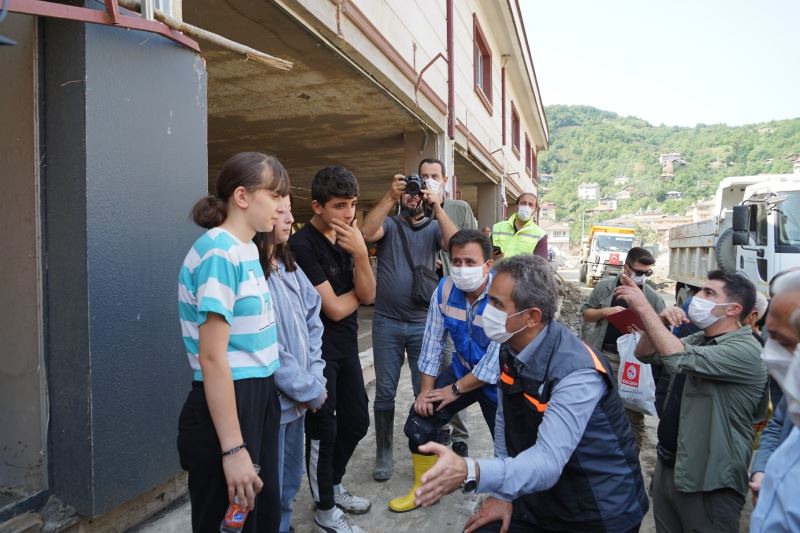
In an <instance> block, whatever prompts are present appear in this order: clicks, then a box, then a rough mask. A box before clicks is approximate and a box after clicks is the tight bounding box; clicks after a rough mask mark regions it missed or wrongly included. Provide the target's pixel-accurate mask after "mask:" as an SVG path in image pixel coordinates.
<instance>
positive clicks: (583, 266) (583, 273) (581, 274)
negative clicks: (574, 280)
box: [578, 263, 586, 283]
mask: <svg viewBox="0 0 800 533" xmlns="http://www.w3.org/2000/svg"><path fill="white" fill-rule="evenodd" d="M578 281H580V282H581V283H586V263H583V264H581V268H580V270H578Z"/></svg>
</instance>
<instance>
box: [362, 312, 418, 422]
mask: <svg viewBox="0 0 800 533" xmlns="http://www.w3.org/2000/svg"><path fill="white" fill-rule="evenodd" d="M424 334H425V323H424V322H403V321H402V320H397V319H394V318H389V317H388V316H384V315H379V314H378V313H375V315H374V316H373V317H372V357H373V359H374V361H375V404H374V408H375V410H376V411H386V410H388V409H394V397H395V395H396V394H397V383H398V382H399V381H400V368H401V367H402V366H403V360H404V359H405V356H406V354H408V367H409V369H410V370H411V386H412V387H413V389H414V397H415V398H416V396H417V395H418V394H419V368H418V367H417V361H418V360H419V352H420V350H422V336H423V335H424Z"/></svg>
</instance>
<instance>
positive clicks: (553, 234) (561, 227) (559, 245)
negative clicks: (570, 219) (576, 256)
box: [542, 221, 569, 255]
mask: <svg viewBox="0 0 800 533" xmlns="http://www.w3.org/2000/svg"><path fill="white" fill-rule="evenodd" d="M542 229H543V230H544V231H546V232H547V246H549V247H550V248H554V249H556V250H557V253H558V254H559V255H569V224H566V223H564V222H555V221H552V222H549V223H546V224H544V225H542Z"/></svg>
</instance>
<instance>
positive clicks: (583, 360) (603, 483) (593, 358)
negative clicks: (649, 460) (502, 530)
mask: <svg viewBox="0 0 800 533" xmlns="http://www.w3.org/2000/svg"><path fill="white" fill-rule="evenodd" d="M500 357H501V363H500V365H501V366H500V368H501V369H502V374H501V375H500V387H501V389H502V391H503V394H502V401H503V406H502V409H503V417H504V421H505V424H504V427H505V444H506V449H507V452H508V455H509V456H510V457H516V455H517V454H519V453H521V452H523V451H524V450H527V449H528V448H531V447H532V446H533V445H535V444H536V440H537V437H538V431H539V425H540V424H541V422H542V420H543V419H544V416H545V412H546V411H547V404H548V402H549V401H550V394H551V392H552V390H553V389H554V388H555V386H556V384H558V382H559V381H560V380H562V379H564V378H565V377H567V376H568V375H569V374H571V373H573V372H575V371H578V370H584V369H590V370H595V371H597V372H599V373H600V374H601V376H602V377H603V379H604V380H605V382H606V389H605V393H604V394H603V396H602V398H601V399H600V400H599V402H598V403H597V405H596V407H595V409H594V412H593V413H592V416H591V418H590V419H589V422H588V423H587V425H586V429H585V430H584V432H583V436H582V438H581V440H580V441H579V442H578V446H577V448H575V451H574V452H573V453H572V455H571V456H570V458H569V460H568V461H567V464H566V465H565V466H564V469H563V470H562V473H561V477H560V478H559V479H558V481H557V482H556V484H555V485H553V486H552V487H551V488H550V489H548V490H544V491H541V492H535V493H533V494H528V495H525V496H522V497H520V498H518V499H517V500H515V502H514V505H515V508H516V507H517V506H520V507H521V509H520V510H521V511H523V514H524V515H525V516H526V517H528V519H529V520H530V521H531V522H533V523H535V524H537V525H539V526H541V527H543V528H545V529H548V530H555V531H593V532H594V531H627V530H629V529H631V528H633V526H635V525H636V524H639V523H640V522H641V521H642V519H643V518H644V515H645V513H646V512H647V509H648V506H649V501H648V498H647V494H646V493H645V490H644V480H643V479H642V472H641V468H640V466H639V458H638V455H637V453H636V447H635V444H634V439H633V433H632V430H631V426H630V423H629V422H628V418H627V416H626V415H625V410H624V409H623V407H622V400H620V397H619V393H618V392H617V388H616V382H615V380H614V379H613V377H612V373H611V369H610V367H609V366H608V361H606V360H605V358H603V357H602V356H599V357H598V356H597V355H595V353H594V352H593V351H592V350H591V349H590V348H589V347H588V346H586V345H585V344H584V343H582V342H581V341H580V340H579V339H578V338H577V337H575V335H573V334H572V332H570V331H569V329H567V327H566V326H564V325H563V324H560V323H558V322H555V321H554V322H551V323H550V328H549V329H548V332H547V336H546V337H545V338H544V340H543V342H542V343H541V345H540V346H539V347H538V348H537V350H536V351H535V352H534V355H533V357H532V358H531V359H529V360H528V361H527V362H526V363H523V362H521V361H520V360H519V359H516V358H514V357H512V356H511V355H510V354H509V352H508V350H507V348H506V345H504V346H503V348H501V355H500Z"/></svg>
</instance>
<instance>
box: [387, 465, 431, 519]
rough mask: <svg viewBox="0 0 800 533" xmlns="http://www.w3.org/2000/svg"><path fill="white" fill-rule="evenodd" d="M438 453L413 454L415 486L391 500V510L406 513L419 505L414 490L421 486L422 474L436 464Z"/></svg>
mask: <svg viewBox="0 0 800 533" xmlns="http://www.w3.org/2000/svg"><path fill="white" fill-rule="evenodd" d="M437 458H438V457H437V456H436V455H422V454H419V453H412V454H411V462H412V464H413V465H414V486H413V487H411V490H410V491H409V492H408V494H406V495H405V496H398V497H397V498H395V499H393V500H391V501H390V502H389V510H390V511H394V512H395V513H404V512H406V511H413V510H414V509H416V508H417V507H419V506H418V505H417V502H416V497H415V496H414V491H416V490H417V489H418V488H419V486H420V479H422V475H423V474H424V473H425V472H427V471H428V470H430V469H431V467H433V465H435V464H436V459H437Z"/></svg>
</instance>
